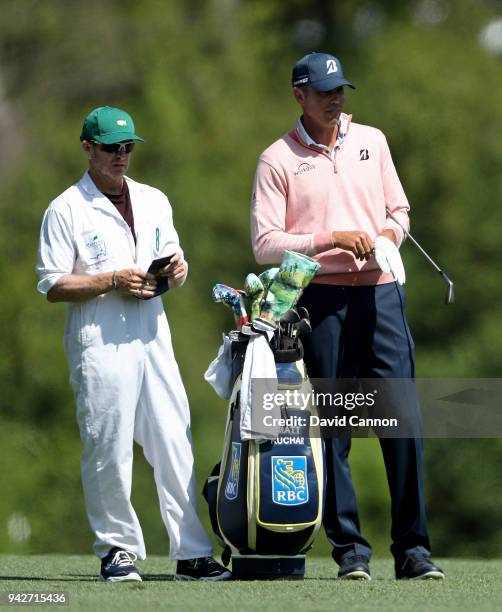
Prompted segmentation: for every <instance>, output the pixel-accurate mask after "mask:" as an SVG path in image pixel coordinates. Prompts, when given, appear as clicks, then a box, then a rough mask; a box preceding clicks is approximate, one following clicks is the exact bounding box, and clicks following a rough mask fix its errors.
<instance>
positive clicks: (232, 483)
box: [225, 442, 241, 501]
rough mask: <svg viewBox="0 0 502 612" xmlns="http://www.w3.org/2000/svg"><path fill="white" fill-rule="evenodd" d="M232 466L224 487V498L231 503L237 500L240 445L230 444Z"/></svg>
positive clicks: (238, 443)
mask: <svg viewBox="0 0 502 612" xmlns="http://www.w3.org/2000/svg"><path fill="white" fill-rule="evenodd" d="M231 461H232V464H231V466H230V471H229V472H228V479H227V484H226V486H225V497H226V498H227V499H229V500H230V501H232V500H233V499H236V498H237V493H238V492H239V471H240V469H241V443H240V442H232V458H231Z"/></svg>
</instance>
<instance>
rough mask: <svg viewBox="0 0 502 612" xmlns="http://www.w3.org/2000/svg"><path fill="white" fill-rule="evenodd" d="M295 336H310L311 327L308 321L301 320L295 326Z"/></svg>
mask: <svg viewBox="0 0 502 612" xmlns="http://www.w3.org/2000/svg"><path fill="white" fill-rule="evenodd" d="M295 330H296V334H297V335H300V334H310V333H311V331H312V326H311V325H310V321H309V320H308V319H302V320H301V321H298V323H296V324H295Z"/></svg>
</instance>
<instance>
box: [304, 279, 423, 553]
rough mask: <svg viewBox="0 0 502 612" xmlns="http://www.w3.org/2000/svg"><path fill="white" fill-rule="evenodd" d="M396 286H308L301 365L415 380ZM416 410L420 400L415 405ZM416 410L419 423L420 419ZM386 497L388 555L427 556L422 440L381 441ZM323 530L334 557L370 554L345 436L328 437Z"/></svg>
mask: <svg viewBox="0 0 502 612" xmlns="http://www.w3.org/2000/svg"><path fill="white" fill-rule="evenodd" d="M404 303H405V293H404V290H403V288H402V287H400V286H399V285H398V284H397V283H389V284H385V285H377V286H368V287H367V286H364V287H351V286H335V285H321V284H312V285H310V286H309V287H308V288H307V289H306V290H305V292H304V294H303V295H302V297H301V300H300V302H299V305H300V306H305V307H306V308H307V309H308V311H309V314H310V318H311V323H312V334H310V335H309V336H307V337H306V339H305V340H304V344H305V363H306V365H307V371H308V374H309V376H310V377H311V378H354V377H358V378H413V377H414V376H415V365H414V345H413V340H412V337H411V334H410V330H409V328H408V324H407V322H406V317H405V314H404ZM415 406H416V410H417V412H418V403H415ZM419 418H420V417H419V415H418V414H417V420H419ZM379 440H380V446H381V449H382V453H383V458H384V462H385V469H386V472H387V480H388V484H389V489H390V496H391V514H392V529H391V538H392V545H391V552H392V554H393V555H394V558H395V560H396V563H402V562H403V561H404V559H405V558H406V557H407V556H408V555H413V554H426V555H430V544H429V538H428V535H427V523H426V514H425V499H424V484H423V458H422V439H421V438H420V437H416V438H380V439H379ZM324 443H325V457H326V470H327V491H326V505H325V511H324V527H325V529H326V533H327V536H328V539H329V540H330V542H331V544H332V545H333V557H334V559H335V561H336V562H337V563H340V562H341V561H342V560H343V559H344V558H345V557H348V556H351V555H354V554H356V555H362V556H364V557H366V558H368V559H369V558H370V557H371V552H372V551H371V546H370V545H369V543H368V542H367V541H366V540H365V539H364V538H363V536H362V535H361V529H360V526H359V516H358V511H357V503H356V496H355V492H354V486H353V484H352V477H351V473H350V467H349V463H348V456H349V452H350V446H351V439H350V437H343V438H332V439H326V440H325V441H324Z"/></svg>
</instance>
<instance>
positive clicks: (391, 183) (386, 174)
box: [380, 132, 410, 247]
mask: <svg viewBox="0 0 502 612" xmlns="http://www.w3.org/2000/svg"><path fill="white" fill-rule="evenodd" d="M380 135H381V148H380V160H381V162H380V163H381V173H382V184H383V190H384V197H385V206H386V208H388V209H389V210H390V212H391V213H392V214H393V215H394V216H395V217H396V218H397V219H398V220H399V222H400V223H401V225H402V226H403V227H405V228H406V229H409V227H410V220H409V216H408V213H409V210H410V205H409V203H408V199H407V197H406V194H405V192H404V189H403V186H402V185H401V181H400V180H399V176H398V174H397V171H396V167H395V166H394V162H393V161H392V155H391V153H390V149H389V145H388V143H387V139H386V138H385V135H384V134H383V133H382V132H380ZM389 232H391V234H389ZM381 236H385V237H386V238H389V239H390V240H392V242H394V244H395V245H396V246H398V247H399V246H401V243H402V242H403V240H404V237H405V236H404V232H403V230H402V229H401V227H399V225H398V224H397V223H396V222H395V221H394V220H393V219H391V218H390V217H387V220H386V222H385V224H384V226H383V231H382V232H381Z"/></svg>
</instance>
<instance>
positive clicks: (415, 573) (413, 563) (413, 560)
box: [396, 555, 445, 580]
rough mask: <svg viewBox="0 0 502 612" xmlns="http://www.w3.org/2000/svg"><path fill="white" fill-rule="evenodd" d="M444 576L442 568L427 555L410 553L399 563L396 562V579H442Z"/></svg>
mask: <svg viewBox="0 0 502 612" xmlns="http://www.w3.org/2000/svg"><path fill="white" fill-rule="evenodd" d="M444 577H445V576H444V572H443V570H442V569H441V568H440V567H438V566H437V565H434V563H433V562H432V559H431V558H430V557H428V556H427V555H412V556H410V557H407V558H406V560H405V561H404V563H402V564H401V565H397V564H396V578H397V579H398V580H427V579H432V580H443V579H444Z"/></svg>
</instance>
